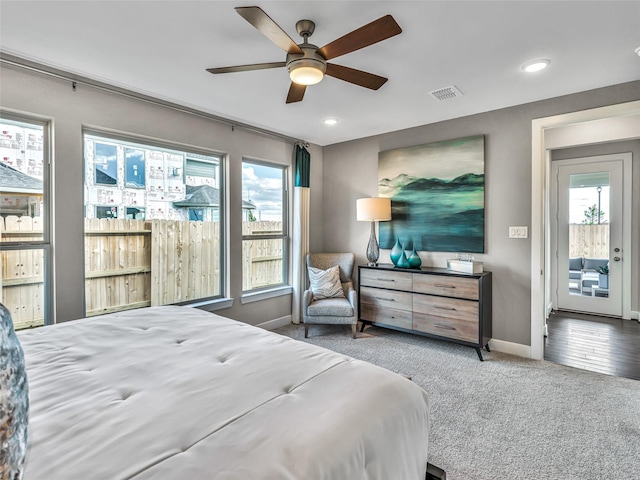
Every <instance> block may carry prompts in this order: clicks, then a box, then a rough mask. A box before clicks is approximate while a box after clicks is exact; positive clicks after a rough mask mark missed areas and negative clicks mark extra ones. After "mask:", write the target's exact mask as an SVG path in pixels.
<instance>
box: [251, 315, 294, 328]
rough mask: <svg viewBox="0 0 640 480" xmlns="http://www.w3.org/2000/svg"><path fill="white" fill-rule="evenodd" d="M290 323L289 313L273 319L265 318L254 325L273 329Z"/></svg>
mask: <svg viewBox="0 0 640 480" xmlns="http://www.w3.org/2000/svg"><path fill="white" fill-rule="evenodd" d="M290 323H291V315H285V316H284V317H280V318H274V319H273V320H267V321H266V322H262V323H259V324H257V325H256V327H260V328H264V329H265V330H275V329H276V328H280V327H284V326H285V325H289V324H290Z"/></svg>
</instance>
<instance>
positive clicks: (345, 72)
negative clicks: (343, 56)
mask: <svg viewBox="0 0 640 480" xmlns="http://www.w3.org/2000/svg"><path fill="white" fill-rule="evenodd" d="M326 73H327V75H330V76H332V77H335V78H339V79H340V80H344V81H345V82H349V83H353V84H355V85H359V86H361V87H365V88H370V89H371V90H378V89H379V88H380V87H381V86H382V85H384V84H385V82H386V81H387V80H388V79H386V78H384V77H381V76H379V75H374V74H373V73H368V72H363V71H362V70H356V69H355V68H349V67H343V66H342V65H336V64H335V63H327V72H326Z"/></svg>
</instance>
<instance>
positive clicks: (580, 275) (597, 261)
mask: <svg viewBox="0 0 640 480" xmlns="http://www.w3.org/2000/svg"><path fill="white" fill-rule="evenodd" d="M607 265H609V259H608V258H587V257H572V258H569V291H575V292H578V293H580V294H581V295H582V294H583V293H585V292H586V291H591V289H592V288H593V287H594V286H596V285H598V282H599V273H598V268H600V267H606V266H607Z"/></svg>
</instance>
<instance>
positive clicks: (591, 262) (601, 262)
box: [583, 258, 609, 270]
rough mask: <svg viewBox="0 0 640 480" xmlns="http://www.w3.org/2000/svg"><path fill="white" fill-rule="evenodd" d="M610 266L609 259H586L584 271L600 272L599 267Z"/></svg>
mask: <svg viewBox="0 0 640 480" xmlns="http://www.w3.org/2000/svg"><path fill="white" fill-rule="evenodd" d="M607 265H609V259H608V258H585V259H584V267H583V270H598V268H599V267H606V266H607Z"/></svg>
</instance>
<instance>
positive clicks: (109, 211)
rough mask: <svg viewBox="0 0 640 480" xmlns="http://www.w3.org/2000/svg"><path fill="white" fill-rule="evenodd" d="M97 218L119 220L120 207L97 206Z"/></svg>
mask: <svg viewBox="0 0 640 480" xmlns="http://www.w3.org/2000/svg"><path fill="white" fill-rule="evenodd" d="M96 218H118V207H100V206H96Z"/></svg>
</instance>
